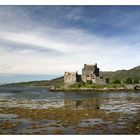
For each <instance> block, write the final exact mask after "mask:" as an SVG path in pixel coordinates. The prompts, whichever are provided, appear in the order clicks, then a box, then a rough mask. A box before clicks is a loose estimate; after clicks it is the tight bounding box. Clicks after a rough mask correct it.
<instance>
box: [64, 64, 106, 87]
mask: <svg viewBox="0 0 140 140" xmlns="http://www.w3.org/2000/svg"><path fill="white" fill-rule="evenodd" d="M81 81H83V82H88V81H92V83H94V84H106V83H109V79H106V78H103V77H100V75H99V68H98V67H97V64H95V65H87V64H85V65H84V68H83V69H82V76H81V75H78V73H77V72H65V74H64V85H65V87H67V86H70V85H72V84H74V83H76V82H81Z"/></svg>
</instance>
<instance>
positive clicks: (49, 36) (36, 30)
mask: <svg viewBox="0 0 140 140" xmlns="http://www.w3.org/2000/svg"><path fill="white" fill-rule="evenodd" d="M99 9H100V7H94V6H93V8H92V7H91V8H89V7H84V6H82V7H81V6H74V7H71V6H68V7H67V6H66V7H62V6H54V7H53V6H47V7H46V6H35V7H34V6H15V7H12V6H8V7H7V6H4V7H1V9H0V18H1V21H0V60H1V62H0V73H3V74H55V75H62V74H63V72H64V71H65V70H70V71H76V70H78V71H79V72H81V68H82V67H83V64H84V63H95V62H97V63H98V64H99V67H100V68H101V70H117V69H123V68H125V69H128V68H131V67H133V66H136V65H139V60H140V56H139V53H140V48H139V36H140V34H139V32H138V31H139V29H138V28H139V26H138V24H137V21H139V15H138V14H137V13H139V11H135V13H133V14H135V16H136V17H133V16H132V14H131V13H129V12H128V13H127V14H124V10H123V9H121V10H120V9H119V8H115V9H114V10H113V7H112V8H111V10H107V9H106V10H105V12H103V11H102V10H103V9H102V8H101V9H102V10H101V11H99ZM109 12H110V13H109ZM118 12H119V13H122V15H121V16H120V15H117V16H113V15H116V13H118ZM106 15H108V16H106ZM122 17H124V19H123V20H121V19H122ZM129 17H130V21H129V23H128V20H129ZM118 19H119V20H118ZM133 20H134V21H133ZM134 22H136V25H137V26H136V27H135V26H131V24H133V23H134ZM125 26H126V27H127V28H126V27H125ZM124 28H125V29H127V31H126V32H124V30H123V31H121V30H122V29H124ZM135 28H137V29H138V31H136V29H135ZM117 29H119V30H117ZM134 32H136V33H135V34H134ZM126 33H127V34H126ZM131 33H132V34H131Z"/></svg>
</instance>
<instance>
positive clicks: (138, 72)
mask: <svg viewBox="0 0 140 140" xmlns="http://www.w3.org/2000/svg"><path fill="white" fill-rule="evenodd" d="M100 74H101V76H104V77H108V78H109V79H110V80H121V81H123V80H126V79H127V78H131V79H135V80H140V66H137V67H135V68H132V69H129V70H118V71H115V72H101V73H100Z"/></svg>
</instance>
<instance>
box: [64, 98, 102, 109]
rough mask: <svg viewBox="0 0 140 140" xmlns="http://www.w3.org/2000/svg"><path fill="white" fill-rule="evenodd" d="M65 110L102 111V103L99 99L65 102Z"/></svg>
mask: <svg viewBox="0 0 140 140" xmlns="http://www.w3.org/2000/svg"><path fill="white" fill-rule="evenodd" d="M64 107H65V108H71V109H73V108H75V109H76V108H77V109H96V110H99V109H100V101H99V100H98V99H96V100H95V99H84V100H64Z"/></svg>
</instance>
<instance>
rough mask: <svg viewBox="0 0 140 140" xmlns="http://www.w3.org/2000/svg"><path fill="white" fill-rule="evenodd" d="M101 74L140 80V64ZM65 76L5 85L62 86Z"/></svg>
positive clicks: (120, 78) (113, 77) (111, 77)
mask: <svg viewBox="0 0 140 140" xmlns="http://www.w3.org/2000/svg"><path fill="white" fill-rule="evenodd" d="M100 75H101V76H103V77H107V78H109V79H110V81H112V80H126V79H127V78H132V79H136V80H140V66H137V67H134V68H132V69H129V70H118V71H114V72H112V71H109V72H103V71H102V72H100ZM63 79H64V77H63V76H62V77H58V78H55V79H52V80H43V81H29V82H20V83H13V84H7V85H5V86H38V87H49V86H56V87H60V86H63V84H64V80H63Z"/></svg>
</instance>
